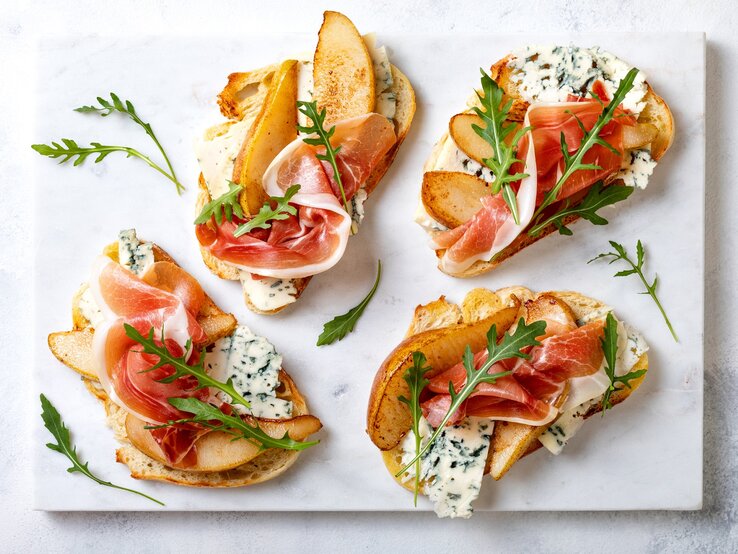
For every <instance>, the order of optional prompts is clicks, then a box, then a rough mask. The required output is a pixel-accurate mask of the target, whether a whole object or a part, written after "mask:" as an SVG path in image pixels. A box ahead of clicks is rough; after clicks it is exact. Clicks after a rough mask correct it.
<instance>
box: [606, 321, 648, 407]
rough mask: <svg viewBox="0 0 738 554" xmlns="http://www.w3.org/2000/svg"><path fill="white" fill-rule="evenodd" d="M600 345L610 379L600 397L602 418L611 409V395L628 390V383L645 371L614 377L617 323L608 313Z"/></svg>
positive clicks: (616, 351)
mask: <svg viewBox="0 0 738 554" xmlns="http://www.w3.org/2000/svg"><path fill="white" fill-rule="evenodd" d="M600 344H602V351H603V352H604V353H605V373H606V374H607V377H608V378H609V379H610V386H608V387H607V390H606V391H605V394H604V396H603V397H602V415H603V417H604V415H605V412H606V411H607V410H609V409H610V408H612V404H611V403H610V396H611V395H612V393H613V392H615V391H618V390H621V389H622V388H624V387H628V388H630V382H631V381H632V380H633V379H637V378H638V377H640V376H641V375H644V374H645V373H646V370H645V369H639V370H637V371H631V372H629V373H626V374H625V375H615V363H616V359H617V355H618V322H617V321H616V320H615V318H614V317H613V315H612V312H608V314H607V319H606V320H605V335H604V337H603V338H601V339H600ZM618 383H622V385H623V387H620V388H616V387H615V385H616V384H618Z"/></svg>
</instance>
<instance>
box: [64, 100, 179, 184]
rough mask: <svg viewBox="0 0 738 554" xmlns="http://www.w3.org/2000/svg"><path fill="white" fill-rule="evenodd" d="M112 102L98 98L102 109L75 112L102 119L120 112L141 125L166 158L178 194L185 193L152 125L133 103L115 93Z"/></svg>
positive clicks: (90, 107) (86, 108)
mask: <svg viewBox="0 0 738 554" xmlns="http://www.w3.org/2000/svg"><path fill="white" fill-rule="evenodd" d="M110 100H111V101H108V100H106V99H105V98H102V97H100V96H98V97H97V101H98V103H99V104H100V107H97V106H80V107H79V108H75V110H74V111H75V112H80V113H90V112H94V113H99V114H100V115H101V116H102V117H107V116H109V115H110V114H111V113H113V112H114V111H115V112H120V113H122V114H125V115H127V116H128V117H129V118H130V119H131V121H133V122H134V123H136V124H137V125H140V126H141V127H142V128H143V130H144V131H145V132H146V134H147V135H149V137H151V140H153V141H154V144H155V145H156V147H157V148H158V149H159V152H161V155H162V157H163V158H164V161H165V162H166V164H167V167H168V168H169V174H170V176H171V180H172V181H173V182H174V184H175V185H176V186H177V192H178V193H180V194H181V193H182V191H184V187H183V186H182V184H181V183H180V182H179V181H178V180H177V175H176V174H175V173H174V168H173V167H172V164H171V162H170V161H169V157H168V156H167V153H166V152H165V151H164V148H163V147H162V145H161V143H160V142H159V139H157V138H156V135H155V134H154V130H153V129H152V128H151V125H150V124H148V123H146V122H145V121H143V120H142V119H141V118H140V117H139V116H138V114H137V113H136V108H134V107H133V103H131V101H130V100H126V101H125V102H123V101H122V100H121V99H120V98H119V97H118V96H117V95H116V94H115V93H114V92H111V93H110Z"/></svg>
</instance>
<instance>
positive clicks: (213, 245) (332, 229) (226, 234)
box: [196, 114, 395, 279]
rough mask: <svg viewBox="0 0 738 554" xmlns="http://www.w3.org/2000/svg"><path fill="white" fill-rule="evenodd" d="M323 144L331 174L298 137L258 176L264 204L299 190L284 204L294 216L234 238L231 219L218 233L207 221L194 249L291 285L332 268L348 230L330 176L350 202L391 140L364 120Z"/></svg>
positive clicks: (384, 128)
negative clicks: (329, 148)
mask: <svg viewBox="0 0 738 554" xmlns="http://www.w3.org/2000/svg"><path fill="white" fill-rule="evenodd" d="M329 138H330V142H331V145H332V148H333V152H334V153H335V154H336V159H335V162H336V167H337V168H338V172H337V173H334V171H333V164H332V163H331V162H330V160H329V159H328V158H327V157H326V156H328V155H327V154H326V153H325V151H324V149H323V148H321V147H320V146H318V145H317V144H306V143H305V142H304V140H305V139H304V137H298V138H297V139H296V140H295V141H293V142H292V143H291V144H289V145H288V146H287V147H286V148H285V149H284V150H282V152H281V153H280V154H279V155H277V157H276V158H275V159H274V161H273V162H272V164H271V165H270V166H269V168H268V169H267V171H266V173H265V174H264V179H263V184H264V188H265V191H266V192H267V194H269V195H270V196H275V197H276V196H280V197H281V196H283V195H284V194H285V193H286V191H287V190H288V189H289V187H291V186H292V185H294V184H300V187H301V188H300V190H299V192H298V193H297V194H296V195H295V196H294V197H293V198H292V199H291V202H290V204H291V205H292V206H294V207H296V212H297V213H296V214H295V215H290V217H288V218H287V219H285V220H282V221H275V222H274V223H273V224H272V225H271V227H270V228H269V229H253V230H251V231H250V232H248V233H246V234H244V235H242V236H239V237H235V236H234V232H235V230H236V228H237V227H238V226H239V225H241V224H242V223H245V222H244V221H241V220H239V219H237V218H234V220H233V221H230V222H227V221H224V222H223V223H222V224H220V225H219V224H217V222H215V221H214V220H211V221H210V222H208V223H205V224H201V225H198V226H197V228H196V230H197V236H198V240H199V241H200V244H201V245H202V246H203V247H204V248H205V249H207V250H208V251H210V252H211V253H212V254H213V255H214V256H215V257H217V258H218V259H220V260H223V261H225V262H227V263H229V264H231V265H234V266H236V267H238V268H239V269H241V270H243V271H248V272H250V273H252V274H256V275H259V276H266V277H273V278H279V279H295V278H300V277H308V276H311V275H315V274H316V273H321V272H323V271H326V270H327V269H329V268H331V267H333V265H335V264H336V263H337V262H338V260H340V258H341V256H342V255H343V252H344V250H345V248H346V242H347V240H348V236H349V234H350V232H351V225H352V221H351V216H350V215H349V213H348V212H347V211H346V210H345V209H344V207H343V205H342V200H343V198H342V197H341V196H342V195H341V190H340V188H339V186H338V182H337V181H336V180H335V179H334V178H333V176H334V175H339V177H340V182H341V187H342V188H343V193H344V194H345V195H346V200H347V202H348V201H350V200H351V199H352V198H353V197H354V195H355V194H356V193H357V191H358V190H359V189H360V187H361V185H362V184H363V183H364V182H365V181H366V179H367V178H368V177H369V175H370V174H371V172H372V170H373V169H374V168H375V167H376V166H377V164H378V163H379V162H380V160H381V159H382V158H383V157H384V155H385V153H386V152H387V151H389V149H390V148H391V147H392V145H393V144H394V143H395V134H394V130H393V129H392V125H391V124H390V123H389V122H388V121H387V119H386V118H384V117H382V116H380V115H378V114H369V115H366V116H361V117H357V118H353V119H350V120H345V121H342V122H339V123H338V124H337V125H336V126H335V129H334V130H333V131H332V132H331V136H330V137H329ZM309 140H312V139H309ZM316 140H317V139H316ZM328 157H329V156H328Z"/></svg>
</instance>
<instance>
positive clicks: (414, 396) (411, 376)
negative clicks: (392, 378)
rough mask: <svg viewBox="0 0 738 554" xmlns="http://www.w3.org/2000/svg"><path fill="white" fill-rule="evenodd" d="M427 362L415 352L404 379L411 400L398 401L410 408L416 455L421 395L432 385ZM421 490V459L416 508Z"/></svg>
mask: <svg viewBox="0 0 738 554" xmlns="http://www.w3.org/2000/svg"><path fill="white" fill-rule="evenodd" d="M426 363H427V360H426V358H425V354H423V353H422V352H413V365H412V366H411V367H408V368H407V371H405V374H404V375H403V377H402V378H403V379H405V382H406V383H407V386H408V387H409V388H410V398H409V399H408V398H405V397H404V396H398V397H397V398H398V400H399V401H400V402H402V403H404V404H407V407H408V408H410V415H411V416H412V418H413V426H412V432H413V434H414V435H415V453H416V454H417V453H418V452H419V451H420V443H421V437H420V418H421V417H423V411H422V410H421V409H420V393H421V392H423V389H424V388H425V387H426V386H427V385H428V383H430V381H429V380H428V379H426V378H425V374H426V373H428V372H429V371H430V370H431V368H430V366H427V365H426ZM419 490H420V458H418V459H417V460H415V496H414V502H415V506H417V505H418V491H419Z"/></svg>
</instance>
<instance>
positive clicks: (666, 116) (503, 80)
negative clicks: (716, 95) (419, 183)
mask: <svg viewBox="0 0 738 554" xmlns="http://www.w3.org/2000/svg"><path fill="white" fill-rule="evenodd" d="M510 59H511V55H507V56H505V57H504V58H502V59H501V60H499V61H498V62H496V63H495V64H494V65H493V66H492V67H491V68H490V76H491V77H492V79H493V80H494V81H495V82H496V83H497V85H498V86H499V87H500V88H501V89H502V90H503V91H504V92H505V95H506V97H507V98H509V99H511V100H513V106H512V108H511V117H510V119H511V120H512V121H523V119H524V117H525V112H526V110H527V109H528V103H527V102H525V101H524V100H522V99H521V97H520V93H519V91H518V86H517V84H516V83H515V82H513V81H512V80H511V79H510V76H511V73H512V70H511V69H510V67H509V66H508V63H509V61H510ZM646 86H647V93H646V96H645V97H644V100H645V102H646V107H645V108H644V109H643V111H642V112H641V113H640V115H639V117H638V122H639V123H648V124H651V125H654V126H655V127H656V128H657V129H658V134H657V136H656V138H655V139H654V140H653V142H652V143H651V156H652V158H653V159H654V160H656V161H658V160H660V159H661V157H662V156H663V155H664V154H665V153H666V151H667V150H668V148H669V146H671V143H672V142H673V140H674V117H673V115H672V113H671V110H670V109H669V106H668V104H667V103H666V101H665V100H664V99H663V98H661V97H660V96H659V95H658V94H656V92H654V90H653V88H651V86H650V85H649V84H648V83H646ZM444 136H445V135H444ZM442 140H443V139H442ZM438 152H439V149H436V150H434V152H433V153H432V154H431V157H430V158H429V160H428V162H426V167H433V162H434V161H435V158H436V157H437V155H438ZM431 160H433V161H431ZM605 184H606V185H608V186H617V185H622V184H623V182H622V180H620V179H615V178H614V176H611V178H610V181H609V182H607V183H605ZM584 196H585V195H584V194H581V195H580V197H579V198H578V199H577V198H575V199H573V201H572V199H569V200H570V206H571V207H575V206H577V205H578V204H579V203H580V202H581V200H582V199H583V198H584ZM560 204H561V203H555V204H553V205H552V206H551V207H550V208H549V211H550V213H552V214H553V213H555V212H556V211H558V209H559V208H560V207H561V205H560ZM578 219H579V216H578V215H569V216H566V217H564V218H563V220H562V223H563V224H564V225H565V226H568V225H570V224H572V223H574V222H575V221H577V220H578ZM555 231H557V228H556V226H555V225H553V224H551V225H548V226H546V227H545V228H544V229H543V230H542V231H541V232H540V233H539V234H538V235H537V236H535V237H531V236H529V235H528V234H527V233H522V234H521V235H519V236H518V237H517V238H516V239H515V240H514V241H513V242H512V243H511V244H510V245H509V246H508V247H506V248H505V249H504V250H502V252H500V253H499V254H497V255H496V256H495V257H494V258H493V259H492V260H490V261H482V260H480V261H477V262H475V263H474V264H473V265H472V266H471V267H469V268H467V269H466V270H464V271H462V272H459V273H448V272H446V273H448V274H449V275H452V276H453V277H462V278H465V277H474V276H476V275H480V274H482V273H486V272H488V271H491V270H493V269H494V268H496V267H497V266H499V265H500V264H501V263H502V262H504V261H505V260H507V259H509V258H511V257H512V256H514V255H515V254H517V253H518V252H520V251H521V250H523V249H524V248H527V247H528V246H530V245H531V244H534V243H536V242H538V241H539V240H541V239H542V238H544V237H546V236H548V235H550V234H551V233H553V232H555ZM442 255H443V251H437V256H438V257H439V258H440V257H441V256H442ZM439 269H440V267H439Z"/></svg>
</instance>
